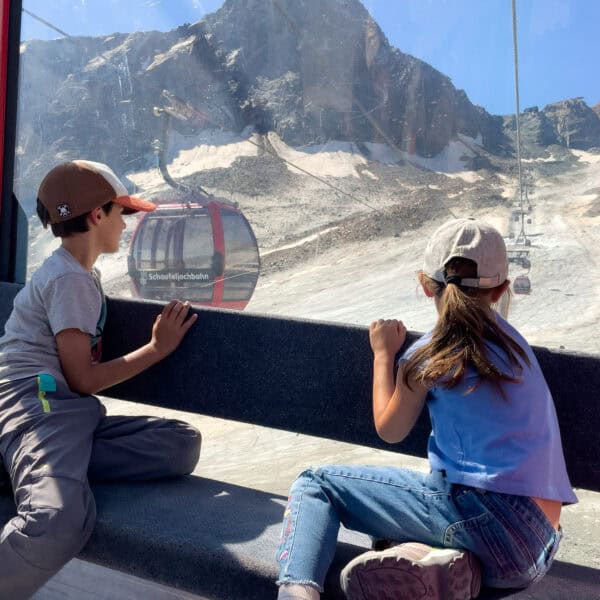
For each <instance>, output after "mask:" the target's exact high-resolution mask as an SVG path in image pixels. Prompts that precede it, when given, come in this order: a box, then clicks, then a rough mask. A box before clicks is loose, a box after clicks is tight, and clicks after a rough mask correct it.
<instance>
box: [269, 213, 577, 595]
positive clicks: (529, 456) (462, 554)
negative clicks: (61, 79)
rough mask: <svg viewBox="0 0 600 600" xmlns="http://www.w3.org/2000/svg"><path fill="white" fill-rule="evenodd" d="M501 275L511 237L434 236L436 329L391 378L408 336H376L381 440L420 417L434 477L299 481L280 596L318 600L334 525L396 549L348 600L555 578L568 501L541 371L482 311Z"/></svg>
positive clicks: (317, 472)
mask: <svg viewBox="0 0 600 600" xmlns="http://www.w3.org/2000/svg"><path fill="white" fill-rule="evenodd" d="M507 276H508V259H507V254H506V247H505V245H504V240H503V239H502V237H501V235H500V234H499V233H498V232H497V231H496V230H495V229H494V228H492V227H490V226H489V225H486V224H485V223H482V222H480V221H478V220H475V219H458V220H452V221H450V222H448V223H446V224H444V225H443V226H442V227H440V228H439V229H438V230H437V231H436V232H435V233H434V235H433V237H432V239H431V240H430V242H429V244H428V246H427V249H426V251H425V259H424V266H423V271H422V272H420V273H419V281H420V283H421V286H422V287H423V290H424V292H425V294H426V295H427V296H428V297H430V298H433V300H434V302H435V306H436V309H437V311H438V321H437V324H436V325H435V327H434V328H433V330H432V331H430V332H428V333H426V334H425V335H424V336H423V337H422V338H421V339H419V340H418V341H417V342H416V343H415V344H414V345H413V346H412V347H411V348H409V349H408V350H407V351H406V352H405V353H404V354H403V355H402V356H401V358H400V360H399V361H398V371H397V375H396V377H395V378H394V370H395V368H394V367H395V364H394V362H395V356H396V353H397V352H398V351H399V350H400V348H401V346H402V344H403V342H404V340H405V337H406V329H405V327H404V325H403V324H402V322H401V321H395V320H392V321H383V320H379V321H377V322H374V323H372V324H371V326H370V330H369V334H370V341H371V347H372V350H373V354H374V362H373V418H374V421H375V428H376V429H377V433H378V434H379V436H380V437H381V438H382V439H384V440H385V441H387V442H390V443H396V442H400V441H401V440H403V439H404V438H405V437H406V436H407V435H408V433H409V432H410V430H411V429H412V427H413V425H414V424H415V422H416V420H417V418H418V416H419V414H420V412H421V410H422V408H423V406H424V405H425V404H427V408H428V410H429V414H430V416H431V422H432V429H433V430H432V433H431V436H430V438H429V445H428V455H429V462H430V466H431V472H430V473H429V474H423V473H418V472H412V471H409V470H405V469H397V468H393V467H359V466H332V465H327V466H322V467H319V468H310V469H308V470H306V471H304V472H303V473H302V474H301V475H300V476H299V477H298V479H297V480H296V481H295V482H294V484H293V486H292V489H291V492H290V501H289V505H288V507H287V510H286V513H285V516H284V526H283V533H282V541H281V545H280V547H279V549H278V552H277V559H278V562H279V566H280V577H279V580H278V584H279V585H280V586H281V587H280V589H279V598H280V599H301V598H302V599H307V600H311V599H318V598H319V592H321V591H322V590H323V583H324V580H325V575H326V573H327V569H328V568H329V565H330V564H331V561H332V559H333V555H334V553H335V548H336V540H337V534H338V529H339V525H340V523H343V524H344V525H345V526H346V527H348V528H350V529H354V530H357V531H362V532H364V533H367V534H369V535H371V536H373V537H374V538H376V539H377V538H379V539H392V540H396V542H397V543H399V545H397V546H392V547H389V548H387V549H385V550H381V551H371V552H367V553H365V554H363V555H361V556H359V557H357V558H355V559H354V560H353V561H352V562H350V563H349V564H348V565H347V566H346V567H345V569H344V570H343V571H342V577H341V585H342V588H343V590H344V592H345V593H346V595H347V597H348V598H350V599H351V600H359V599H360V600H371V599H373V600H375V599H384V598H394V599H400V600H402V599H407V600H409V599H410V600H412V599H414V598H429V599H439V600H466V599H470V598H475V597H476V596H477V594H478V593H479V589H480V584H481V582H482V581H483V583H484V584H485V585H489V586H493V587H525V586H527V585H529V584H530V583H532V582H534V581H536V580H538V579H539V578H541V577H542V576H543V575H544V574H545V573H546V572H547V571H548V569H549V568H550V565H551V563H552V560H553V558H554V555H555V553H556V551H557V549H558V545H559V543H560V539H561V536H562V533H561V529H560V526H559V517H560V511H561V506H562V504H563V503H574V502H577V498H576V496H575V494H574V493H573V490H572V488H571V484H570V482H569V479H568V476H567V472H566V468H565V462H564V457H563V452H562V446H561V441H560V433H559V429H558V423H557V419H556V413H555V410H554V404H553V401H552V397H551V395H550V392H549V390H548V386H547V384H546V382H545V380H544V377H543V375H542V372H541V370H540V367H539V365H538V362H537V360H536V358H535V356H534V354H533V352H532V350H531V348H530V347H529V345H528V344H527V342H526V341H525V340H524V339H523V337H522V336H521V335H520V334H519V333H518V332H517V331H516V330H515V329H514V328H513V327H511V326H510V325H509V324H508V323H507V322H506V321H505V320H504V319H503V318H502V317H501V316H500V315H498V314H497V313H496V312H495V311H494V310H493V309H492V308H491V306H492V304H495V303H496V302H498V300H499V299H500V297H501V296H502V295H503V294H504V292H506V290H507V288H508V286H509V281H508V280H507ZM410 542H412V543H410ZM432 546H434V547H435V548H433V547H432Z"/></svg>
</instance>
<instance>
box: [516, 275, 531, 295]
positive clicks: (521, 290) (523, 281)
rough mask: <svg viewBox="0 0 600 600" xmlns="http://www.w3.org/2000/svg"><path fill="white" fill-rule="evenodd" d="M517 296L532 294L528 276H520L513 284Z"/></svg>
mask: <svg viewBox="0 0 600 600" xmlns="http://www.w3.org/2000/svg"><path fill="white" fill-rule="evenodd" d="M513 290H514V292H515V294H531V282H530V281H529V277H527V275H518V276H517V277H515V281H514V283H513Z"/></svg>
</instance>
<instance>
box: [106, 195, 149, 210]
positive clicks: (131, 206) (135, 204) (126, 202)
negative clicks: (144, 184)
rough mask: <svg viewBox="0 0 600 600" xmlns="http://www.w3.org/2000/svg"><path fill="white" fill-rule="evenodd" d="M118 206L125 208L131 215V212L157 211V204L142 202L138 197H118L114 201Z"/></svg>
mask: <svg viewBox="0 0 600 600" xmlns="http://www.w3.org/2000/svg"><path fill="white" fill-rule="evenodd" d="M113 202H116V203H117V204H120V205H121V206H124V207H125V208H126V209H128V210H127V212H128V213H129V212H130V211H131V212H138V211H142V212H152V211H153V210H155V209H156V204H154V203H152V202H148V200H142V199H141V198H137V197H136V196H118V197H117V198H115V199H114V200H113Z"/></svg>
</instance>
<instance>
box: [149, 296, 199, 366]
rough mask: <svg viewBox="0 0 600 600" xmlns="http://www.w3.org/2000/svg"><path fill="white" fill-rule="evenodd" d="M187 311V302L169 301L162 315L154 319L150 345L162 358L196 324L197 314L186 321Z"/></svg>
mask: <svg viewBox="0 0 600 600" xmlns="http://www.w3.org/2000/svg"><path fill="white" fill-rule="evenodd" d="M189 310H190V303H189V302H187V301H186V302H181V301H179V300H171V302H169V304H167V305H166V306H165V307H164V308H163V311H162V313H161V314H160V315H158V317H156V321H154V325H153V327H152V340H151V342H150V343H151V344H152V345H153V346H154V347H155V348H156V350H157V351H158V353H159V354H160V355H161V356H162V357H163V358H164V357H165V356H168V355H169V354H171V352H173V351H174V350H175V348H177V346H179V344H180V342H181V340H182V339H183V336H184V335H185V334H186V333H187V331H188V329H189V328H190V327H191V326H192V325H193V324H194V323H195V322H196V319H197V318H198V315H197V314H193V315H192V316H191V317H190V318H189V319H187V320H186V317H187V315H188V312H189Z"/></svg>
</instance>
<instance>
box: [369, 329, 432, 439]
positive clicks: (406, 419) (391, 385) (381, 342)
mask: <svg viewBox="0 0 600 600" xmlns="http://www.w3.org/2000/svg"><path fill="white" fill-rule="evenodd" d="M369 337H370V340H371V348H372V349H373V420H374V422H375V429H376V430H377V434H378V435H379V437H380V438H381V439H382V440H384V441H386V442H389V443H391V444H393V443H396V442H401V441H402V440H403V439H404V438H405V437H406V436H407V435H408V434H409V433H410V431H411V429H412V428H413V426H414V424H415V422H416V421H417V418H418V417H419V414H421V410H422V409H423V405H424V404H425V398H426V396H427V388H426V387H425V386H423V385H422V384H421V383H418V382H416V381H410V384H411V387H412V389H411V388H409V387H408V386H407V385H405V384H404V383H403V381H402V366H401V367H400V369H398V374H397V375H396V380H395V382H394V361H395V357H396V354H397V353H398V350H400V347H401V346H402V344H403V343H404V340H405V338H406V328H405V327H404V324H403V323H402V321H396V320H390V321H383V320H381V319H380V320H379V321H376V322H374V323H371V326H370V328H369Z"/></svg>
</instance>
